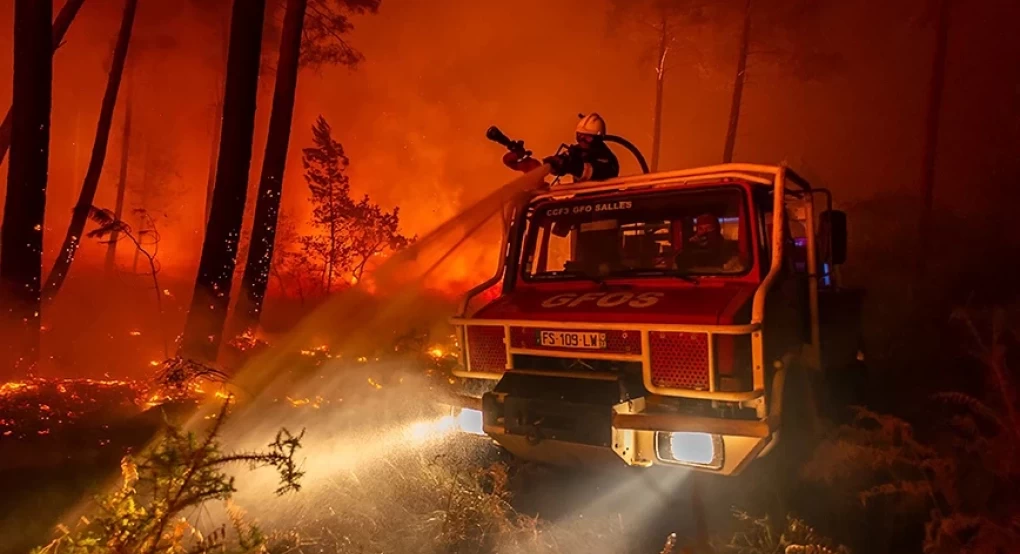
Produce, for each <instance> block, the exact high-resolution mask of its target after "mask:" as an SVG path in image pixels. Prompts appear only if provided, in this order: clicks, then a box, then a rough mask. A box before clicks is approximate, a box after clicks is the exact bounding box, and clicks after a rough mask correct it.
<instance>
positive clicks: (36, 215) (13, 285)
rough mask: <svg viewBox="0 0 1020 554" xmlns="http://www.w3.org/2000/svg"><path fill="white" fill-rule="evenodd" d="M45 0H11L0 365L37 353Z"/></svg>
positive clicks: (46, 108)
mask: <svg viewBox="0 0 1020 554" xmlns="http://www.w3.org/2000/svg"><path fill="white" fill-rule="evenodd" d="M52 15H53V5H52V3H51V2H50V1H49V0H45V1H40V0H16V2H15V3H14V89H13V102H12V104H13V107H12V110H11V111H12V113H13V116H12V122H11V139H12V140H11V163H10V167H9V168H8V173H7V197H6V198H7V200H6V203H5V204H4V219H3V225H2V227H0V306H2V309H0V318H3V319H2V320H0V321H2V325H3V328H0V334H2V335H3V341H0V356H2V358H0V372H7V371H12V372H15V371H21V370H24V369H28V368H30V367H32V366H33V365H34V364H35V363H36V362H37V361H38V359H39V333H40V311H41V308H40V287H39V285H40V282H41V280H42V246H43V218H44V215H45V212H46V172H47V168H48V163H49V148H50V102H51V99H52V85H53V79H52V77H53V48H52V44H51V42H50V19H51V17H52Z"/></svg>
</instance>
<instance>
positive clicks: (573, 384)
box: [451, 378, 778, 475]
mask: <svg viewBox="0 0 1020 554" xmlns="http://www.w3.org/2000/svg"><path fill="white" fill-rule="evenodd" d="M532 379H533V378H525V379H524V381H523V382H522V381H521V380H520V379H518V380H517V382H513V381H511V382H509V383H504V382H503V381H502V380H501V383H500V385H502V386H499V385H498V386H497V388H496V390H494V391H493V392H490V393H486V394H485V395H483V397H482V398H470V397H457V398H456V399H455V400H453V401H452V402H451V403H452V404H454V405H455V406H456V408H455V409H457V410H461V411H475V410H477V411H480V412H481V420H482V422H483V425H482V430H483V431H484V433H485V434H486V435H488V436H490V437H491V438H492V439H493V440H495V441H496V442H497V443H499V444H500V445H501V446H502V447H503V448H505V449H506V450H508V451H509V452H510V453H512V454H513V455H515V456H517V457H519V458H522V459H525V460H531V461H536V462H542V463H548V464H553V465H562V466H606V465H608V466H612V465H621V464H622V465H629V466H637V467H650V466H652V465H667V466H675V467H685V468H688V469H693V470H696V471H703V472H710V473H716V474H720V475H736V474H738V473H740V472H741V471H743V469H744V468H745V467H746V466H747V464H748V463H750V462H751V461H752V460H754V459H755V458H757V457H758V456H759V455H760V454H762V453H763V452H764V451H765V448H766V447H767V446H768V445H769V444H770V443H771V442H772V441H773V440H774V439H775V436H776V431H777V427H778V421H776V420H736V419H724V418H713V417H701V416H692V415H685V414H679V413H670V412H660V411H651V410H649V409H648V407H647V406H646V403H645V398H643V397H637V398H626V396H627V395H626V393H625V391H624V390H623V389H624V387H620V386H619V383H618V382H616V381H608V382H604V383H603V385H602V386H598V385H595V386H593V385H592V383H593V381H590V380H584V379H567V381H568V382H567V383H557V382H556V381H555V380H552V379H553V378H539V379H541V381H542V383H541V384H542V385H543V387H542V388H535V387H533V386H529V385H533V384H535V383H534V382H531V383H529V382H528V381H531V380H532ZM579 386H582V387H587V390H586V391H584V392H583V394H580V395H575V396H571V394H570V392H568V393H567V394H558V393H557V391H560V392H564V391H571V392H577V391H576V388H577V387H579Z"/></svg>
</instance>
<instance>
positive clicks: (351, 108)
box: [0, 0, 1020, 554]
mask: <svg viewBox="0 0 1020 554" xmlns="http://www.w3.org/2000/svg"><path fill="white" fill-rule="evenodd" d="M1018 17H1020V7H1018V6H1016V5H1014V3H1013V2H1010V1H1009V0H979V1H976V2H963V1H961V0H909V1H906V2H898V3H892V4H889V3H885V2H878V1H875V0H852V1H849V2H811V1H806V0H773V1H770V2H765V1H761V0H715V1H710V2H706V1H704V0H701V1H693V0H597V1H583V0H555V1H548V2H546V1H542V0H523V1H519V2H515V3H504V2H471V1H469V0H437V1H435V2H417V1H415V0H180V1H169V0H60V1H56V0H0V30H2V31H0V75H5V76H6V78H5V79H4V82H5V83H7V85H6V86H2V87H0V110H6V112H5V116H4V118H3V123H2V124H0V170H2V171H3V172H4V173H3V175H4V176H5V177H6V178H4V179H0V209H2V210H3V211H2V220H0V489H2V490H4V491H6V493H5V494H4V495H3V498H2V499H0V553H6V552H12V553H15V552H38V553H52V554H56V553H82V554H84V553H97V554H99V553H103V554H105V553H119V552H145V553H161V554H162V553H166V554H170V553H185V552H187V553H199V552H203V553H204V552H245V553H247V552H253V553H254V552H274V553H284V552H287V553H310V552H635V553H637V552H642V553H644V552H649V553H651V552H670V553H681V552H691V553H694V552H697V553H701V552H705V553H709V552H711V553H722V552H733V553H747V554H751V553H779V552H783V553H799V552H814V553H830V552H924V553H925V554H930V553H931V554H941V553H956V552H973V553H975V554H984V553H989V554H991V553H999V552H1003V553H1005V552H1012V551H1014V550H1015V549H1016V547H1015V546H1014V545H1015V544H1017V542H1018V541H1020V505H1018V504H1017V500H1016V498H1017V497H1018V493H1020V490H1018V489H1017V479H1018V471H1020V457H1018V455H1017V452H1016V448H1015V444H1017V441H1018V439H1020V437H1018V436H1017V435H1018V433H1020V422H1018V421H1017V418H1018V416H1017V412H1016V410H1017V402H1018V401H1020V396H1018V390H1017V385H1016V383H1017V379H1018V378H1020V376H1018V375H1017V373H1016V372H1017V369H1016V368H1018V367H1020V359H1018V354H1020V312H1018V308H1020V303H1018V296H1017V295H1018V292H1020V290H1018V287H1017V279H1016V278H1014V277H1013V276H1012V275H1011V274H1010V270H1009V269H1008V268H1009V267H1010V266H1011V265H1012V264H1011V263H1010V262H1009V260H1010V259H1013V258H1014V257H1015V256H1016V254H1018V253H1020V235H1018V233H1017V232H1016V230H1015V228H1016V226H1015V223H1014V219H1015V218H1014V217H1013V214H1012V213H1011V211H1012V209H1013V207H1014V206H1016V205H1017V202H1016V200H1017V199H1018V193H1017V192H1016V185H1017V184H1018V183H1020V156H1017V152H1018V151H1020V123H1018V122H1020V101H1018V97H1017V94H1018V93H1017V91H1018V90H1020V66H1018V65H1016V64H1011V63H1009V62H1008V60H1011V59H1016V58H1017V57H1018V56H1020V37H1018V36H1017V35H1016V33H1015V32H1013V29H1012V22H1015V21H1016V20H1017V18H1018ZM595 112H597V113H598V114H600V116H601V118H604V125H605V127H604V131H603V134H605V135H606V136H607V140H606V142H607V143H610V146H611V150H612V151H613V152H615V153H616V155H617V156H618V157H619V160H620V167H619V174H620V176H622V177H625V178H631V177H633V176H638V175H639V174H640V173H641V172H642V168H641V164H643V163H645V161H646V162H647V166H648V171H649V172H650V173H662V174H663V175H668V172H673V171H680V170H685V169H689V168H699V167H701V168H705V167H715V166H718V164H768V165H770V166H771V165H772V164H775V165H776V166H780V167H784V168H785V167H789V168H790V169H791V171H795V172H796V174H798V175H799V176H802V177H803V178H804V179H805V180H806V181H810V182H811V183H812V186H814V187H816V188H818V189H819V190H824V191H826V192H827V193H831V198H832V204H833V206H830V210H831V209H832V208H833V207H834V209H835V210H838V211H839V213H844V214H846V218H847V227H848V230H847V237H848V238H847V248H846V250H847V251H846V256H845V257H846V262H845V263H844V264H841V265H840V267H839V274H838V277H839V284H838V287H841V288H844V289H846V290H853V291H856V292H855V294H859V295H860V298H862V300H861V302H862V304H861V307H860V311H859V314H858V315H857V317H859V325H860V332H859V336H857V337H855V340H856V341H857V342H856V343H855V347H854V350H855V352H856V358H855V360H854V361H852V362H851V363H849V364H848V365H847V367H840V368H825V369H826V371H825V372H824V375H822V376H819V377H818V381H817V382H815V383H814V384H812V386H813V387H822V389H823V390H824V391H825V392H824V393H818V392H817V390H822V389H813V390H815V392H816V393H817V396H813V398H815V400H814V402H816V403H817V406H816V408H817V412H818V415H819V418H818V421H817V424H816V425H814V427H812V428H811V430H810V431H809V432H806V433H807V434H806V435H805V437H800V436H799V435H798V438H797V439H796V440H797V445H798V446H797V447H796V448H794V449H792V450H790V451H789V452H788V451H787V450H782V454H781V455H773V456H762V457H761V458H760V459H758V460H755V461H754V462H753V463H752V464H751V465H750V466H749V467H748V468H747V469H746V471H744V472H743V473H741V474H740V475H738V476H733V477H731V476H728V475H726V476H724V475H711V474H710V473H706V472H701V471H692V470H690V469H687V468H684V469H676V468H670V467H663V466H659V465H656V466H654V467H651V468H648V471H647V472H641V471H639V472H634V471H627V470H631V469H635V468H630V467H628V468H624V469H622V470H621V469H620V468H616V469H613V470H601V469H600V470H597V471H596V470H586V471H575V470H570V469H567V470H564V469H562V468H559V467H555V466H547V465H545V464H542V463H537V462H534V461H530V460H525V459H522V458H520V457H518V456H516V455H515V454H516V452H515V453H513V454H512V453H511V452H510V450H513V449H512V448H503V446H504V445H503V444H502V443H501V442H500V441H499V440H498V438H497V439H496V440H495V441H494V440H492V439H490V438H487V437H484V436H472V435H471V434H470V433H469V434H467V435H465V434H461V433H456V432H455V430H456V429H455V428H457V427H458V426H460V428H461V430H464V425H465V420H464V419H463V418H462V417H461V418H460V419H458V417H459V416H449V415H445V414H446V413H447V412H444V411H443V410H444V409H446V408H444V407H442V406H440V405H442V404H443V402H446V401H447V400H449V399H451V398H455V397H458V396H457V395H459V394H462V393H463V391H464V390H472V391H473V389H472V387H474V386H475V385H477V381H479V380H478V379H470V378H465V372H467V373H470V371H469V370H468V369H467V365H466V364H465V359H468V354H470V355H471V356H474V355H475V354H473V353H471V352H469V348H468V347H467V345H466V344H465V342H466V341H467V340H468V339H467V337H470V336H473V335H470V331H468V330H467V327H465V328H464V329H459V328H457V327H455V326H454V325H452V324H451V317H453V318H457V317H461V316H463V315H464V314H470V313H472V310H475V311H474V313H475V314H476V315H477V314H479V313H485V312H484V310H485V309H489V308H485V307H484V306H483V304H485V303H487V302H491V301H495V300H498V299H499V297H505V298H504V299H507V298H509V299H510V300H513V296H512V295H513V290H512V288H510V287H507V288H502V289H501V288H499V287H498V286H496V285H497V284H501V283H503V282H505V281H501V280H497V281H486V279H488V278H490V277H491V276H492V274H493V271H494V270H496V269H497V266H498V267H499V268H500V269H499V271H498V272H497V276H499V275H500V272H502V271H503V267H504V265H503V264H506V263H507V262H506V260H507V259H510V258H512V256H510V255H508V254H507V248H508V246H507V243H506V241H510V242H509V245H510V246H509V248H510V251H511V253H513V252H514V251H513V249H514V248H529V246H527V242H526V241H524V240H523V239H522V240H521V244H524V246H515V244H517V243H516V242H514V241H513V239H512V238H508V237H511V235H506V236H504V234H503V233H508V232H510V231H508V230H511V229H515V228H516V227H515V225H518V224H517V223H514V222H516V221H517V220H516V219H514V218H515V217H517V216H516V215H515V214H520V213H521V212H520V209H522V208H520V207H519V206H517V205H516V204H515V202H520V201H521V200H520V199H521V198H522V195H527V194H536V193H535V192H534V191H535V190H536V186H537V184H538V183H542V185H543V186H549V185H548V184H547V183H544V182H543V181H542V178H543V177H544V174H542V175H539V176H537V177H535V175H537V174H532V173H528V174H526V175H525V176H521V175H520V174H518V173H514V172H513V171H510V170H508V168H507V167H504V164H503V163H500V156H504V158H503V159H504V163H506V160H507V158H506V157H505V155H506V150H504V149H501V148H500V147H499V146H498V145H496V144H493V142H491V141H489V140H486V129H487V128H489V127H490V126H493V125H498V126H499V128H500V129H502V130H503V131H505V132H506V133H507V135H509V136H511V137H513V139H514V140H517V139H520V140H523V141H526V144H527V148H529V149H531V150H533V151H534V152H535V154H534V156H535V159H536V160H543V161H544V162H545V163H546V164H547V165H546V166H545V167H547V168H549V167H552V170H553V172H554V173H555V171H556V167H557V166H556V162H555V161H553V162H550V161H549V160H550V158H546V156H548V155H549V154H552V153H554V152H557V153H559V152H570V150H569V149H568V148H567V144H570V143H573V142H574V139H575V136H574V133H573V131H574V127H575V125H578V116H583V115H584V114H591V113H595ZM612 137H622V138H623V139H625V141H626V142H628V143H629V144H632V145H633V146H634V147H635V148H636V149H637V150H639V151H640V154H641V155H642V156H643V160H642V161H641V162H640V163H638V162H637V161H636V160H637V158H636V157H635V156H632V155H631V154H630V153H628V152H627V151H626V150H625V149H622V148H618V145H619V144H620V143H617V144H613V143H612V142H611V141H610V140H608V139H609V138H612ZM578 140H580V139H578ZM600 140H601V139H600ZM561 144H562V146H561ZM558 147H559V148H560V149H559V150H558V149H557V148H558ZM523 148H524V146H523V144H521V145H520V149H521V151H523ZM511 153H514V150H513V149H511ZM528 153H529V155H530V150H529V151H528ZM518 154H519V152H518ZM564 159H566V158H564ZM550 164H551V165H550ZM507 165H510V164H507ZM537 165H541V164H537ZM729 167H731V168H736V167H738V166H729ZM511 168H513V166H511ZM734 171H736V169H734ZM556 175H560V174H559V173H556ZM575 181H576V182H580V178H578V179H575ZM555 183H556V181H553V186H554V187H555ZM550 190H554V188H553V189H550ZM515 206H517V207H515ZM752 207H753V206H752ZM515 210H517V211H515ZM501 216H502V217H501ZM521 221H525V220H521ZM718 224H719V223H718V221H717V225H718ZM520 225H526V223H521V224H520ZM551 232H555V231H551ZM827 255H831V253H829V254H827ZM528 256H529V255H526V256H523V259H522V257H521V256H518V259H519V260H520V263H521V264H525V265H526V266H527V268H528V271H530V268H531V264H532V260H531V259H530V258H529V257H528ZM512 263H513V264H516V263H517V262H516V261H513V262H512ZM536 263H537V262H536ZM542 263H544V262H542ZM511 267H516V265H512V266H511ZM763 267H764V266H763ZM508 275H509V274H508ZM522 275H523V273H522ZM763 275H764V274H763ZM826 276H827V277H828V276H829V274H827V275H826ZM603 277H604V276H603ZM811 278H814V275H813V274H812V277H811ZM506 279H509V277H506ZM580 280H581V281H585V285H584V286H589V287H595V288H593V290H601V291H602V292H601V293H599V294H606V291H607V290H610V289H609V288H608V287H609V286H610V285H607V284H606V282H607V280H606V279H600V278H599V277H592V276H590V275H582V278H581V279H580ZM699 281H706V278H698V279H692V278H690V277H682V278H681V279H679V280H678V279H673V280H672V281H671V282H670V283H669V284H668V285H666V286H667V288H669V287H695V288H701V289H702V292H701V294H704V295H705V298H708V295H709V294H710V291H709V292H705V291H704V289H708V288H710V287H712V286H715V285H712V284H711V281H710V280H708V282H709V286H707V287H705V286H702V285H701V284H699ZM483 282H485V283H487V286H486V287H484V292H483V293H482V294H480V295H477V296H475V297H474V302H475V303H478V304H479V305H477V306H476V305H475V304H468V303H467V301H466V300H464V303H463V304H462V303H461V302H462V299H463V298H464V295H465V294H466V293H468V291H469V290H472V288H473V287H476V286H477V285H478V284H479V283H483ZM501 286H502V285H501ZM564 286H566V285H564ZM626 286H631V287H637V288H640V287H641V286H651V285H642V284H641V283H640V282H638V284H636V285H635V284H630V285H626ZM568 288H569V287H568ZM543 290H544V289H543ZM549 290H550V291H554V292H560V289H558V288H556V286H551V287H550V288H549ZM564 290H567V289H564ZM569 290H574V289H569ZM579 290H580V289H579ZM621 290H629V289H621ZM656 290H657V289H656ZM670 290H672V289H670ZM521 294H522V295H523V294H524V293H521ZM521 298H523V296H522V297H521ZM497 304H498V302H496V303H494V304H492V305H493V306H495V305H497ZM696 304H697V302H694V303H692V304H691V306H694V305H696ZM520 306H524V307H523V308H515V309H519V310H524V311H526V310H527V307H526V304H525V303H524V301H523V300H521V304H520ZM674 309H676V310H681V311H682V310H683V309H685V308H684V307H682V306H681V307H680V308H674ZM689 309H692V310H693V309H694V308H689ZM748 312H749V313H750V305H748ZM511 313H512V312H511ZM681 315H682V314H681ZM585 317H589V316H587V315H586V316H585ZM662 317H667V316H662ZM670 317H680V316H679V315H677V314H673V315H672V316H670ZM579 321H582V322H583V321H584V319H583V318H582V319H580V320H579ZM678 321H679V320H678ZM681 323H683V324H687V321H686V320H684V321H681ZM507 325H508V326H507V330H506V333H507V334H506V337H507V338H506V339H505V340H506V341H507V342H506V348H507V349H508V350H507V352H508V353H507V359H508V360H510V361H508V362H507V363H508V364H510V363H512V360H513V356H512V353H511V352H510V350H509V349H511V348H512V345H511V344H510V341H511V337H512V336H515V335H512V330H511V328H510V327H509V324H507ZM561 328H562V326H561ZM566 328H567V329H569V327H566ZM764 329H765V333H768V332H769V327H768V324H767V322H766V324H765V326H764ZM470 340H476V339H470ZM823 342H824V337H823ZM501 348H502V346H501ZM641 348H650V347H646V346H642V347H641ZM531 354H534V352H531ZM605 357H606V356H603V358H605ZM472 359H475V358H472ZM475 363H480V362H475ZM498 363H503V362H502V361H499V362H498ZM649 363H651V362H649ZM707 363H709V364H713V363H716V362H715V361H709V362H707ZM776 363H777V364H778V360H777V361H776ZM508 367H509V366H508ZM600 367H601V366H600ZM776 367H779V366H778V365H777V366H776ZM508 386H509V385H508ZM713 387H714V385H713ZM540 388H541V387H540ZM645 392H646V393H648V392H649V391H645ZM712 392H715V389H714V388H713V389H712ZM471 394H472V395H475V396H479V397H481V392H478V393H477V395H476V394H475V392H471ZM769 394H772V393H771V392H769ZM488 397H489V396H488V395H486V396H485V398H488ZM770 401H771V400H770ZM437 406H440V407H437ZM478 406H479V407H480V408H479V409H481V406H483V404H482V400H481V399H479V401H478ZM486 409H488V408H486ZM812 409H815V408H812ZM454 413H457V412H454ZM460 413H462V414H463V413H466V411H465V412H460ZM479 417H481V415H480V414H479ZM797 417H799V416H797ZM486 421H488V420H486ZM486 425H489V424H488V423H487V424H486ZM479 427H481V423H479ZM536 429H537V424H536ZM485 432H486V433H489V434H491V433H490V432H489V431H488V429H486V431H485ZM475 434H484V433H482V432H481V430H480V429H479V432H478V433H475ZM778 436H779V437H782V435H781V434H780V435H778ZM791 436H793V435H791ZM656 440H658V439H656ZM779 440H780V442H779V443H778V444H782V440H781V438H780V439H779ZM801 441H802V442H803V444H801ZM776 448H779V447H778V446H777V447H776ZM798 449H799V450H798ZM786 456H791V458H790V459H788V458H786ZM659 470H663V471H661V472H660V471H659Z"/></svg>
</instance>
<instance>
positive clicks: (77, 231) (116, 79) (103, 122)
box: [43, 0, 138, 300]
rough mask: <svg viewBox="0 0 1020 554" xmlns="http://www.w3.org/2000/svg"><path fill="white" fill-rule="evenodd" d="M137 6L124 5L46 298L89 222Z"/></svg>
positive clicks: (49, 297)
mask: <svg viewBox="0 0 1020 554" xmlns="http://www.w3.org/2000/svg"><path fill="white" fill-rule="evenodd" d="M137 8H138V0H127V1H126V2H125V4H124V16H123V18H121V22H120V31H119V32H118V33H117V45H116V46H115V47H114V49H113V65H112V66H111V67H110V77H109V79H108V80H107V81H106V92H105V93H103V103H102V106H101V107H100V109H99V123H98V124H97V125H96V140H95V142H94V143H93V144H92V158H91V159H90V160H89V167H88V170H87V171H86V172H85V181H84V182H83V183H82V186H81V193H80V194H79V195H78V203H77V204H75V206H74V211H73V212H72V214H71V223H70V224H69V225H68V226H67V235H66V236H65V237H64V244H63V245H61V247H60V251H58V252H57V260H56V261H55V262H54V263H53V269H52V270H50V276H49V277H48V278H47V279H46V286H45V287H44V288H43V296H45V297H46V299H47V300H52V299H53V297H54V296H55V295H56V294H57V292H59V291H60V287H61V286H63V284H64V280H65V279H66V278H67V273H68V272H69V271H70V270H71V262H72V261H74V255H75V253H77V251H78V246H79V245H80V244H81V237H82V234H83V233H84V232H85V223H86V222H88V218H89V210H90V209H91V208H92V203H93V202H94V201H95V198H96V189H97V188H99V177H100V176H101V175H102V173H103V163H104V162H105V161H106V148H107V146H108V145H109V143H110V128H111V127H112V126H113V112H114V109H115V108H116V107H117V93H118V92H119V91H120V81H121V76H122V75H123V74H124V62H125V61H126V60H127V53H128V45H129V44H131V29H132V27H133V26H134V23H135V11H137Z"/></svg>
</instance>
